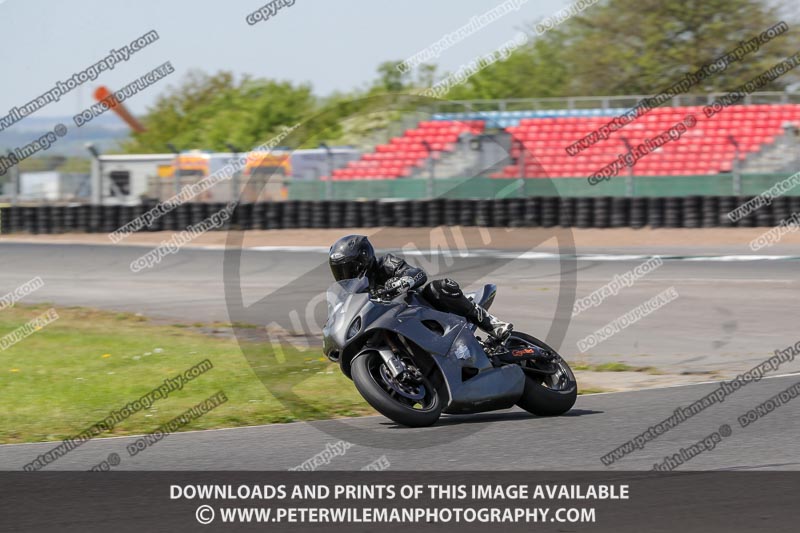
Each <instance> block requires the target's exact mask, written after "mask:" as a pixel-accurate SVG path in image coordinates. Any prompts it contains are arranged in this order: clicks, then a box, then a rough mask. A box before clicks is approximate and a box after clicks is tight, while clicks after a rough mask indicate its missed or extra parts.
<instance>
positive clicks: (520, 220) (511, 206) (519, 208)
mask: <svg viewBox="0 0 800 533" xmlns="http://www.w3.org/2000/svg"><path fill="white" fill-rule="evenodd" d="M524 225H525V199H524V198H511V199H509V200H508V227H510V228H520V227H522V226H524Z"/></svg>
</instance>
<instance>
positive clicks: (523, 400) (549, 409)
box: [506, 331, 578, 416]
mask: <svg viewBox="0 0 800 533" xmlns="http://www.w3.org/2000/svg"><path fill="white" fill-rule="evenodd" d="M526 344H533V345H535V346H538V347H540V348H544V349H545V350H548V351H550V352H551V353H552V354H554V355H555V358H554V360H553V362H552V363H550V365H548V367H549V368H548V369H547V370H555V373H551V374H544V373H538V372H536V369H537V365H536V364H535V363H534V362H533V361H523V362H522V363H520V366H522V367H523V370H525V390H524V391H523V392H522V396H521V397H520V399H519V400H518V401H517V405H518V406H520V407H522V408H523V409H525V410H526V411H528V412H529V413H533V414H535V415H538V416H558V415H563V414H564V413H566V412H567V411H569V410H570V409H572V406H573V405H575V400H576V399H577V398H578V383H577V381H576V380H575V374H573V373H572V369H571V368H570V367H569V365H568V364H567V362H566V361H564V359H562V358H561V356H560V355H558V353H557V352H556V351H555V350H554V349H552V348H550V347H549V346H548V345H547V344H545V343H544V342H542V341H540V340H539V339H537V338H536V337H533V336H531V335H527V334H525V333H519V332H516V331H514V332H512V333H511V337H510V338H509V339H508V341H506V346H512V345H526Z"/></svg>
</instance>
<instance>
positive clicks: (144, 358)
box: [0, 305, 374, 443]
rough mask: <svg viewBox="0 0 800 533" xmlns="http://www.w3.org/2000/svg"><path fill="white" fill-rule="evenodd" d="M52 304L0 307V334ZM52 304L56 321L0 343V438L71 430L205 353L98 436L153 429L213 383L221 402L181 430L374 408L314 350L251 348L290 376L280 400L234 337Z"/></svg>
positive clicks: (280, 375)
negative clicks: (180, 378)
mask: <svg viewBox="0 0 800 533" xmlns="http://www.w3.org/2000/svg"><path fill="white" fill-rule="evenodd" d="M50 307H51V306H50V305H25V306H20V305H17V306H15V307H12V308H9V309H5V310H3V311H2V312H0V336H2V335H7V334H8V333H10V332H12V331H13V330H15V329H16V328H19V327H20V326H22V325H24V324H25V323H27V322H28V321H30V320H32V319H33V318H35V317H37V316H38V315H41V314H42V313H43V312H45V311H47V310H48V309H49V308H50ZM56 311H57V313H58V316H59V318H58V320H56V321H54V322H52V323H50V324H48V325H46V326H44V327H42V328H40V329H38V330H36V331H34V332H33V333H32V334H31V335H30V336H28V337H26V338H24V339H22V340H21V341H20V342H18V343H16V344H14V345H13V346H10V347H8V348H7V349H5V350H3V351H0V405H2V407H3V408H2V409H0V443H17V442H37V441H45V440H58V439H63V438H65V437H68V436H73V435H75V434H77V433H79V432H81V431H82V430H84V429H86V428H87V427H88V426H91V425H92V424H94V423H95V422H98V421H101V420H102V419H104V418H105V417H107V416H108V415H109V412H110V411H112V410H120V409H122V408H123V407H124V406H125V405H127V404H129V403H130V402H133V401H135V400H137V399H138V398H140V397H141V396H143V395H145V394H147V393H148V392H150V391H151V390H153V389H155V388H158V387H159V386H160V385H162V384H163V383H164V380H165V379H168V378H175V377H176V376H177V375H178V374H181V373H183V372H184V371H186V370H188V369H189V368H191V367H193V366H194V365H196V364H198V363H200V362H201V361H203V360H205V359H208V360H210V361H211V363H212V364H213V368H212V369H210V370H208V371H207V372H205V373H203V374H201V375H199V376H197V377H196V378H195V379H193V380H191V381H189V382H188V383H186V384H185V385H184V387H183V388H182V389H180V390H175V391H174V392H172V393H170V394H169V396H168V397H166V398H163V399H158V400H156V401H154V403H152V405H151V406H150V408H143V409H141V410H139V411H138V412H136V413H135V414H133V415H131V416H130V417H128V418H127V419H125V420H123V421H121V422H120V423H118V424H116V425H115V426H114V427H113V429H111V430H110V431H107V432H105V433H103V434H101V435H99V436H103V437H108V436H119V435H131V434H141V433H148V432H151V431H153V430H154V429H155V428H157V427H158V426H159V425H161V424H163V423H165V422H167V421H169V420H171V419H172V418H174V417H176V416H178V415H179V414H181V413H182V412H184V411H185V410H187V409H189V408H191V407H192V406H194V405H195V404H197V403H198V402H200V401H202V400H204V399H205V398H208V397H209V396H211V395H213V394H214V393H216V392H218V391H220V390H222V391H224V392H225V394H226V396H227V397H228V402H227V403H224V404H223V405H221V406H219V407H218V408H216V409H214V410H212V411H210V412H209V413H207V414H206V415H204V416H202V417H200V418H198V419H196V420H194V421H193V422H191V423H190V424H189V425H187V426H186V427H185V428H184V429H185V430H196V429H211V428H219V427H235V426H245V425H255V424H266V423H274V422H291V421H293V420H300V419H302V420H310V419H318V418H332V417H338V416H355V415H362V414H372V413H374V411H372V409H371V408H370V407H369V406H368V405H367V404H366V402H364V400H363V399H362V398H361V397H360V396H359V394H358V392H357V391H356V390H355V387H354V386H353V384H352V382H351V381H350V380H348V379H347V378H346V377H345V376H343V375H342V373H341V372H340V371H339V369H338V366H337V365H335V364H333V363H330V362H329V361H328V360H327V359H325V358H324V357H322V354H321V353H320V352H319V351H316V350H314V351H299V350H285V352H284V355H285V362H283V363H278V362H277V361H276V360H275V358H274V357H272V354H271V353H269V350H268V348H267V347H266V346H261V345H258V346H256V345H253V347H254V348H253V350H249V351H257V352H258V354H259V356H260V357H262V358H263V363H259V366H258V367H257V368H256V371H258V372H259V374H261V373H264V374H265V375H267V378H265V379H269V380H270V383H272V380H274V382H275V383H288V384H290V385H289V387H290V388H291V390H289V391H286V392H287V394H288V396H284V397H283V401H278V400H277V399H276V397H275V396H274V395H273V394H271V393H270V391H269V390H268V389H267V387H265V385H264V383H262V381H261V380H260V379H259V377H257V376H256V374H255V373H254V371H253V369H252V368H251V366H250V365H249V364H248V362H247V360H246V358H245V356H244V355H243V354H242V350H241V349H240V347H239V344H238V343H237V341H236V339H234V338H219V337H210V336H208V335H204V334H202V333H199V332H197V331H194V330H192V329H190V328H186V327H181V326H179V325H157V324H154V323H152V322H150V321H149V320H148V319H146V318H144V317H141V316H138V315H133V314H127V313H112V312H104V311H97V310H93V309H86V308H80V307H67V308H63V307H56ZM262 377H263V376H262ZM273 390H274V389H273ZM280 392H281V391H278V394H279V395H280ZM287 398H289V399H288V400H287ZM287 402H291V404H289V403H287ZM287 405H288V406H289V407H287Z"/></svg>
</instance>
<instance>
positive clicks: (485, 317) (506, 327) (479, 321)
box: [467, 304, 514, 342]
mask: <svg viewBox="0 0 800 533" xmlns="http://www.w3.org/2000/svg"><path fill="white" fill-rule="evenodd" d="M467 318H468V319H469V320H470V322H472V323H473V324H476V325H477V326H478V327H479V328H481V329H482V330H483V331H485V332H487V333H488V334H489V335H491V336H492V337H494V338H495V339H496V340H498V341H500V342H502V341H504V340H506V339H507V338H508V336H509V335H511V330H513V329H514V324H511V323H509V322H503V321H502V320H500V319H498V318H497V317H496V316H494V315H491V314H489V312H488V311H487V310H486V309H484V308H483V307H481V306H480V305H478V304H475V307H474V308H473V310H472V312H471V313H470V314H469V316H468V317H467Z"/></svg>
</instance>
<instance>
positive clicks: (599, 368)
mask: <svg viewBox="0 0 800 533" xmlns="http://www.w3.org/2000/svg"><path fill="white" fill-rule="evenodd" d="M571 367H572V370H575V371H578V370H585V371H590V372H645V373H647V374H660V373H661V372H659V371H658V370H657V369H655V368H653V367H651V366H631V365H626V364H625V363H616V362H614V363H602V364H599V365H590V364H586V363H575V364H574V365H571Z"/></svg>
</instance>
